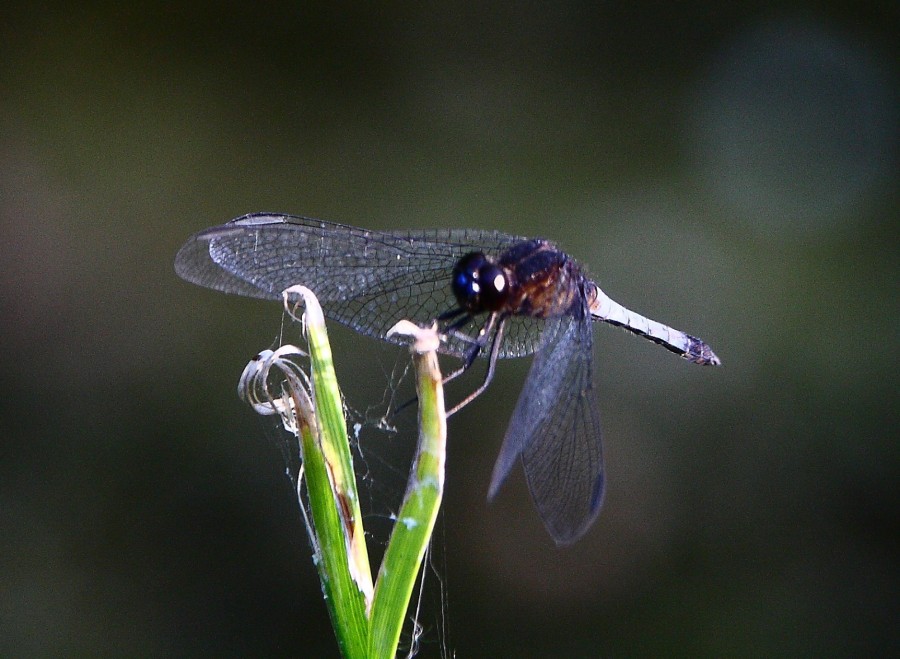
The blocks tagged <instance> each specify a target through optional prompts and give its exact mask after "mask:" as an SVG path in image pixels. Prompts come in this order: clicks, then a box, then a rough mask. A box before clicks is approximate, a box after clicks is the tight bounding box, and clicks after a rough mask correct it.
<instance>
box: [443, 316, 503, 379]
mask: <svg viewBox="0 0 900 659" xmlns="http://www.w3.org/2000/svg"><path fill="white" fill-rule="evenodd" d="M497 316H498V314H496V313H492V314H491V315H490V317H489V318H488V320H487V322H486V323H485V324H484V327H482V328H481V331H480V332H479V333H478V338H476V339H473V338H472V337H471V336H469V335H467V334H463V333H462V332H460V331H459V328H460V327H462V326H463V325H465V324H466V323H468V322H469V321H470V320H471V319H472V316H471V315H469V314H466V315H465V316H464V317H463V318H462V319H460V320H459V321H457V322H455V323H453V324H452V325H450V326H449V327H447V329H446V330H445V331H444V333H445V334H449V335H450V336H452V337H454V338H457V339H459V340H460V341H463V342H465V343H468V344H470V345H471V347H470V348H469V351H468V352H467V353H466V359H465V362H463V365H462V366H460V367H459V368H458V369H456V370H455V371H453V372H452V373H450V375H448V376H447V377H445V378H444V380H443V383H444V384H447V383H448V382H450V380H453V379H455V378H457V377H458V376H460V375H462V374H463V373H465V372H466V371H468V370H469V368H471V366H472V364H474V363H475V360H476V359H477V358H478V355H480V354H481V351H482V350H484V346H485V345H487V341H488V337H490V336H491V331H492V330H493V329H494V324H495V323H496V322H497Z"/></svg>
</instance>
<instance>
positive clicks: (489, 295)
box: [453, 252, 507, 313]
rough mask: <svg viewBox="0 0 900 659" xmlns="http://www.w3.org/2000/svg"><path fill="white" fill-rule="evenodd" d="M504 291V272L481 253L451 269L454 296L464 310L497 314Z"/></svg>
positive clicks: (472, 255) (468, 256) (471, 255)
mask: <svg viewBox="0 0 900 659" xmlns="http://www.w3.org/2000/svg"><path fill="white" fill-rule="evenodd" d="M506 290H507V282H506V275H505V274H504V272H503V269H502V268H500V267H499V266H498V265H497V264H496V263H494V262H493V261H492V260H491V259H490V258H488V257H487V256H485V255H484V254H482V253H481V252H473V253H471V254H467V255H466V256H464V257H462V258H461V259H460V260H459V262H458V263H457V264H456V267H455V268H454V269H453V294H454V295H455V296H456V300H457V301H458V302H459V305H460V306H461V307H463V308H464V309H466V311H469V312H472V313H481V312H485V311H496V310H497V309H498V307H499V305H500V304H502V302H503V300H504V298H505V295H506Z"/></svg>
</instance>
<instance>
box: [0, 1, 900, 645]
mask: <svg viewBox="0 0 900 659" xmlns="http://www.w3.org/2000/svg"><path fill="white" fill-rule="evenodd" d="M758 4H759V3H731V4H722V3H718V2H715V3H713V2H710V3H684V2H678V3H654V6H652V7H649V6H648V7H647V8H643V9H639V8H630V5H626V8H616V7H614V6H611V5H610V4H609V3H589V2H584V3H579V2H571V3H560V4H557V5H553V6H552V7H547V6H544V5H542V4H531V3H525V4H522V5H512V4H500V5H495V6H493V8H488V7H484V6H481V5H480V4H478V5H474V4H473V5H472V6H468V7H465V6H464V7H449V6H447V5H446V4H445V3H425V4H418V3H405V4H398V5H392V6H381V5H374V6H370V5H364V4H361V5H357V4H356V3H336V4H327V5H326V4H323V5H322V6H319V7H305V6H302V5H301V4H300V3H284V4H282V3H263V4H260V5H252V4H246V3H234V4H233V6H232V5H221V4H209V5H207V4H203V3H199V4H198V3H194V4H192V5H191V6H190V7H181V6H169V5H166V4H155V3H138V4H136V5H134V6H130V5H128V6H120V5H119V4H118V3H107V4H94V5H93V6H91V5H84V4H74V5H73V6H65V5H59V6H48V5H42V6H40V7H38V6H35V5H32V4H30V3H22V4H21V5H18V6H16V5H13V6H8V5H7V6H6V7H5V8H4V10H3V21H2V27H0V223H2V224H0V255H2V258H0V305H2V306H0V323H2V337H3V343H4V346H3V358H2V359H3V363H2V368H0V383H2V389H0V439H2V444H0V446H2V448H0V451H2V452H0V654H3V655H28V654H46V655H49V654H72V653H79V654H107V655H135V654H140V655H163V654H182V655H191V654H201V653H204V654H206V653H224V654H256V655H261V654H267V653H278V654H296V655H299V656H333V655H334V654H335V653H336V651H335V646H334V642H333V638H332V634H331V631H330V628H329V625H328V622H327V617H326V614H325V607H324V605H323V603H322V601H321V597H320V591H319V586H318V584H317V581H316V576H315V571H314V569H313V566H312V563H311V561H310V550H309V546H308V544H307V542H306V539H305V536H304V533H303V530H302V527H301V524H300V521H299V517H298V514H297V510H296V505H295V502H294V499H293V494H292V492H291V488H290V485H289V483H288V482H287V480H286V479H285V478H284V475H283V464H282V458H281V454H280V451H279V449H278V447H277V445H276V443H274V442H273V439H272V436H271V433H270V432H268V433H267V426H266V424H265V423H264V422H260V421H259V420H258V419H257V418H255V417H254V416H253V414H252V413H251V411H250V410H249V409H247V408H246V407H244V406H242V404H241V403H240V402H239V401H238V400H237V398H236V396H235V385H236V381H237V377H238V375H239V374H240V371H241V369H242V368H243V365H244V363H245V361H246V359H248V358H249V357H250V356H252V355H253V354H254V353H255V352H256V351H258V350H259V349H261V348H265V347H268V346H269V345H270V344H271V342H272V341H273V340H274V339H275V338H276V335H277V333H278V330H279V327H280V319H281V316H280V310H279V308H278V307H277V305H273V304H264V303H260V302H254V301H248V300H242V299H237V298H228V297H226V296H222V295H218V294H216V293H213V292H211V291H206V290H201V289H198V288H194V287H191V286H189V285H187V284H185V283H183V282H181V281H179V280H178V279H177V278H176V277H175V275H174V273H173V270H172V259H173V256H174V254H175V251H176V250H177V248H178V247H179V245H180V244H181V243H182V242H183V241H184V239H185V238H187V236H188V235H190V233H192V232H194V231H196V230H198V229H201V228H203V227H206V226H209V225H212V224H219V223H221V222H223V221H225V220H228V219H230V218H232V217H234V216H237V215H240V214H243V213H245V212H249V211H255V210H275V211H286V212H295V213H304V214H309V215H313V216H318V217H323V218H328V219H334V220H339V221H345V222H349V223H353V224H358V225H362V226H366V227H371V228H388V227H400V226H403V227H406V226H409V227H414V226H416V227H435V226H448V225H454V226H477V227H485V228H498V229H501V230H505V231H509V232H514V233H522V234H540V235H546V236H550V237H553V238H554V239H556V240H557V241H558V242H559V243H560V244H561V245H562V246H563V247H565V248H566V249H567V250H568V251H570V252H571V253H572V254H573V255H575V256H577V257H578V258H579V259H580V260H581V261H582V262H583V263H584V264H585V266H586V267H587V268H588V269H589V270H590V272H591V273H592V275H594V276H595V277H596V278H597V280H598V281H599V282H600V283H601V285H602V286H603V288H604V289H605V290H606V291H607V292H608V293H609V294H610V295H612V296H613V297H614V298H615V299H617V300H619V301H621V302H623V303H625V304H627V305H628V306H631V307H632V308H634V309H636V310H639V311H643V312H645V313H647V314H648V315H651V316H652V317H654V318H657V319H659V320H661V321H664V322H668V323H671V324H672V325H674V326H676V327H678V328H681V329H684V330H686V331H688V332H692V333H695V334H698V335H700V336H702V337H703V338H705V339H706V340H708V341H709V342H710V343H711V344H712V346H713V347H714V348H715V349H716V351H717V352H718V353H719V355H720V356H721V357H722V359H723V361H724V364H725V365H724V367H723V368H721V369H701V368H697V367H693V366H691V365H689V364H687V363H685V362H683V361H680V360H678V359H676V358H674V357H672V356H671V355H670V354H668V353H666V352H665V351H662V350H660V349H658V348H657V347H655V346H653V345H652V344H649V343H646V342H644V341H640V340H638V339H635V338H633V337H630V336H627V335H625V334H624V333H623V332H620V331H618V330H615V329H612V328H608V327H597V328H596V331H595V336H596V344H597V345H596V362H597V365H598V366H597V379H598V389H599V391H600V395H601V405H602V410H603V415H604V426H605V431H606V441H605V447H606V456H607V468H608V474H609V477H608V482H609V490H608V497H607V502H606V507H605V509H604V512H603V514H602V515H601V517H600V519H599V521H598V523H597V524H596V526H595V528H594V529H593V530H592V531H591V533H590V534H589V535H588V536H587V537H586V538H585V539H584V540H582V541H581V542H580V543H579V544H577V545H576V546H574V547H572V548H569V549H563V550H560V549H556V548H555V547H554V546H553V545H552V543H551V542H550V540H549V538H548V537H547V535H546V533H545V532H544V530H543V529H542V527H541V524H540V521H539V519H538V517H537V515H536V513H535V512H534V510H533V508H532V506H531V503H530V501H529V500H528V496H527V492H526V491H525V488H524V485H523V482H522V478H521V475H520V474H519V473H517V474H516V476H515V477H514V478H513V479H512V481H511V482H510V484H509V485H508V486H507V488H506V489H505V490H504V492H503V494H502V496H501V497H500V499H499V501H497V502H495V503H494V504H492V505H487V503H486V502H485V493H486V489H487V484H488V481H489V477H490V470H491V466H492V462H493V459H494V456H495V455H496V452H497V449H498V447H499V443H500V439H501V438H502V434H503V429H504V424H505V422H506V420H507V418H508V415H509V413H510V412H511V410H512V408H513V405H514V403H515V397H516V395H517V392H518V390H519V388H520V387H521V383H522V380H523V378H524V375H525V373H526V369H527V361H526V362H523V363H520V364H517V363H504V364H502V368H501V369H500V371H501V372H500V374H499V376H498V379H497V382H496V383H495V384H494V385H493V386H492V387H491V389H490V390H489V392H488V393H487V394H486V395H485V396H483V397H482V398H481V399H479V400H478V401H477V402H476V403H475V404H473V405H472V406H471V407H470V408H467V409H466V410H465V411H464V412H463V413H461V414H460V415H459V416H458V417H456V418H454V419H453V420H452V423H451V425H450V443H451V446H450V459H449V474H448V493H447V497H446V501H445V507H444V510H445V513H444V515H445V517H444V526H443V528H442V530H441V531H439V535H440V536H441V538H442V540H441V541H440V546H441V548H442V554H443V556H444V557H445V561H446V566H445V567H444V568H443V569H442V570H441V572H440V573H441V578H442V580H443V583H444V585H445V587H446V592H447V595H448V599H449V604H448V607H447V609H446V611H445V613H444V615H443V621H444V623H445V624H446V626H447V628H448V630H449V636H446V637H444V641H443V643H444V647H445V648H449V649H450V650H453V651H455V652H456V654H457V655H458V656H461V657H469V656H517V657H527V656H534V657H546V656H569V657H576V656H596V655H608V654H617V655H622V654H633V655H642V654H646V655H650V654H659V653H666V654H679V655H691V656H697V655H726V654H727V655H735V654H752V655H771V654H820V655H841V654H857V655H861V654H863V653H864V652H865V651H875V652H877V653H878V654H892V653H896V652H897V651H898V631H897V630H898V618H900V616H898V575H897V569H898V560H897V550H898V543H897V531H898V528H897V527H898V524H897V510H898V503H900V502H898V475H900V469H898V467H900V459H898V451H897V443H896V438H895V437H894V433H895V432H896V427H897V425H898V424H897V409H896V403H897V391H898V387H897V377H896V373H897V366H898V359H897V357H898V355H897V346H898V336H897V327H898V302H897V281H898V256H897V255H898V251H897V247H898V245H897V242H898V241H897V237H898V236H897V216H898V203H897V202H898V197H897V165H898V125H900V110H898V107H900V106H898V84H897V81H898V67H897V62H898V58H897V50H896V39H897V35H898V33H900V32H898V11H897V4H896V3H895V2H882V3H831V4H833V5H834V6H833V7H829V3H783V4H781V5H778V4H773V5H769V6H765V7H764V8H759V6H758ZM843 5H849V6H850V7H852V8H846V7H843ZM751 7H752V8H751ZM333 338H334V342H335V349H336V351H337V359H338V375H339V376H343V378H344V380H345V384H347V390H348V392H347V395H348V401H349V402H350V404H351V405H353V406H355V407H356V408H357V409H365V408H366V407H367V406H368V405H369V404H372V403H374V402H377V401H378V400H380V398H381V395H382V393H383V391H384V389H385V387H386V384H387V381H388V380H387V376H386V374H385V371H386V369H390V368H391V367H392V366H393V364H394V362H395V361H396V360H397V355H398V354H400V353H398V351H397V350H395V349H393V348H390V347H386V348H381V347H379V348H377V349H375V348H376V346H375V344H374V342H372V341H370V340H368V339H364V338H362V337H358V336H355V335H353V334H351V333H349V332H345V331H341V330H339V329H337V328H336V329H334V330H333ZM293 340H296V337H293ZM401 356H402V355H401ZM458 394H459V390H457V391H456V395H458ZM369 435H370V439H369V440H368V441H369V445H368V447H367V449H366V450H367V451H368V452H369V454H370V455H375V456H377V455H378V454H379V451H380V448H381V447H379V442H383V444H384V446H385V447H387V446H389V445H390V446H393V445H399V444H402V443H403V442H409V441H410V440H411V438H409V437H406V438H403V437H398V436H383V435H379V434H377V433H369ZM373 461H374V458H373ZM370 487H371V489H372V491H378V489H377V486H374V485H370ZM429 583H430V586H431V587H433V588H434V589H436V584H437V579H436V578H435V577H434V576H433V575H432V576H431V577H430V580H429ZM439 619H440V616H436V615H435V613H434V611H432V612H431V613H430V614H429V615H428V616H425V617H424V618H423V622H424V624H425V625H426V629H425V632H426V633H425V637H424V639H423V643H424V646H423V650H422V655H423V656H436V655H437V654H438V652H439V651H440V649H441V643H442V641H441V640H440V637H439V634H438V628H439V624H438V620H439Z"/></svg>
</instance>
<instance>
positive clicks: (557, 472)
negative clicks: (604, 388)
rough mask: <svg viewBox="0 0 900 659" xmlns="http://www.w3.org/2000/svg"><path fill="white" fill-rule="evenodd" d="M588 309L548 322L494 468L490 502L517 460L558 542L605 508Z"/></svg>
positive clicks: (576, 533) (574, 534) (575, 537)
mask: <svg viewBox="0 0 900 659" xmlns="http://www.w3.org/2000/svg"><path fill="white" fill-rule="evenodd" d="M591 361H592V354H591V323H590V319H589V317H588V316H587V310H586V309H583V310H582V313H581V314H578V315H575V316H566V317H563V318H559V319H556V320H554V321H550V322H548V327H547V336H546V339H545V341H544V344H543V345H542V346H541V347H540V349H539V350H538V351H537V354H536V355H535V358H534V362H533V363H532V365H531V371H530V372H529V374H528V379H527V380H526V382H525V387H524V389H523V390H522V393H521V394H520V396H519V401H518V403H517V404H516V409H515V411H514V412H513V416H512V420H511V421H510V424H509V427H508V428H507V431H506V436H505V437H504V439H503V446H502V447H501V449H500V455H499V457H498V458H497V463H496V464H495V466H494V473H493V477H492V479H491V488H490V492H489V497H493V496H494V495H495V494H496V493H497V490H499V488H500V486H501V485H502V484H503V481H504V480H505V479H506V477H507V476H508V475H509V472H510V470H511V469H512V466H513V464H515V461H516V458H517V457H519V456H521V458H522V465H523V467H524V469H525V477H526V479H527V481H528V488H529V490H530V491H531V496H532V498H533V499H534V503H535V505H536V506H537V509H538V512H539V513H540V515H541V519H543V521H544V525H545V526H546V527H547V530H548V531H549V532H550V535H551V536H553V539H554V540H555V541H556V542H557V544H570V543H572V542H575V541H576V540H578V538H580V537H581V536H582V535H583V534H584V532H585V531H586V530H587V529H588V527H589V526H590V525H591V523H592V522H593V521H594V519H595V518H596V517H597V514H598V513H599V512H600V506H601V504H602V502H603V487H604V478H603V455H602V447H601V433H600V413H599V411H598V409H597V401H596V397H595V395H594V391H593V384H592V371H591Z"/></svg>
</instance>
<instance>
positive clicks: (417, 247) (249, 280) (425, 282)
mask: <svg viewBox="0 0 900 659" xmlns="http://www.w3.org/2000/svg"><path fill="white" fill-rule="evenodd" d="M522 240H524V239H523V238H521V237H518V236H511V235H508V234H504V233H500V232H497V231H480V230H476V229H433V230H402V231H369V230H365V229H359V228H356V227H351V226H348V225H344V224H335V223H332V222H325V221H322V220H315V219H311V218H305V217H299V216H293V215H270V214H255V215H247V216H244V217H240V218H238V219H236V220H232V221H231V222H229V223H228V224H225V225H222V226H219V227H214V228H212V229H207V230H205V231H202V232H200V233H198V234H197V235H195V236H194V237H193V238H191V239H190V240H189V241H188V242H187V243H186V244H185V245H184V247H182V248H181V250H180V251H179V252H178V256H177V257H176V259H175V270H176V272H177V273H178V274H179V275H180V276H181V277H183V278H184V279H186V280H188V281H190V282H192V283H195V284H199V285H201V286H205V287H207V288H213V289H216V290H219V291H224V292H226V293H235V294H238V295H245V296H250V297H258V298H263V299H271V300H278V299H280V298H281V292H282V291H283V290H284V289H285V288H287V287H289V286H292V285H294V284H303V285H305V286H307V287H308V288H310V289H311V290H312V291H313V292H314V293H315V294H316V296H317V297H318V298H319V301H320V302H321V303H322V306H323V308H324V309H325V312H326V314H327V315H328V316H329V317H331V318H333V319H335V320H337V321H339V322H341V323H344V324H346V325H348V326H350V327H352V328H353V329H355V330H356V331H358V332H361V333H362V334H366V335H369V336H373V337H376V338H379V339H384V337H385V334H386V333H387V330H388V329H389V328H390V327H391V326H393V325H394V324H395V323H396V322H397V321H398V320H401V319H404V318H406V319H409V320H413V321H415V322H418V323H429V322H431V321H433V320H434V319H436V318H437V317H438V316H440V315H441V314H442V313H445V312H447V311H450V310H452V309H454V308H456V307H457V302H456V300H455V298H454V297H453V293H452V290H451V273H452V270H453V267H454V265H455V264H456V262H457V261H458V260H459V259H460V258H461V257H462V256H464V255H465V254H468V253H469V252H473V251H483V252H485V253H486V254H488V255H490V256H494V257H497V256H499V255H500V254H501V253H502V252H503V251H504V250H506V249H508V248H509V247H511V246H513V245H515V244H517V243H519V242H520V241H522ZM482 322H483V319H480V318H479V319H473V320H472V322H470V323H468V324H467V325H466V326H464V327H462V328H460V330H461V333H463V334H467V335H470V336H474V335H476V334H477V331H478V329H480V327H481V324H482ZM540 330H541V323H540V321H537V320H535V319H515V322H512V323H510V326H509V327H508V333H507V336H506V338H505V339H504V343H503V346H502V347H501V350H500V356H501V357H513V356H520V355H523V354H529V353H530V352H532V351H533V350H534V349H535V348H536V347H537V342H538V340H539V337H540ZM470 346H471V344H468V343H466V342H463V341H460V340H458V339H453V338H451V339H450V340H449V341H448V342H447V343H446V344H445V345H444V347H443V352H447V353H450V354H456V355H462V354H466V352H467V351H468V349H469V348H470Z"/></svg>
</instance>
